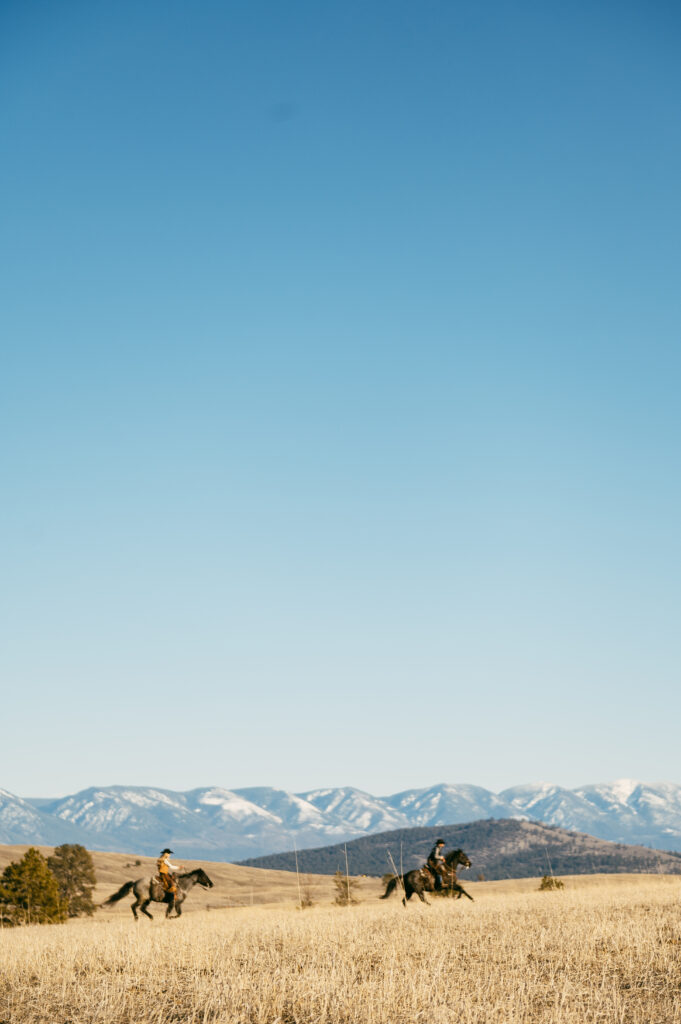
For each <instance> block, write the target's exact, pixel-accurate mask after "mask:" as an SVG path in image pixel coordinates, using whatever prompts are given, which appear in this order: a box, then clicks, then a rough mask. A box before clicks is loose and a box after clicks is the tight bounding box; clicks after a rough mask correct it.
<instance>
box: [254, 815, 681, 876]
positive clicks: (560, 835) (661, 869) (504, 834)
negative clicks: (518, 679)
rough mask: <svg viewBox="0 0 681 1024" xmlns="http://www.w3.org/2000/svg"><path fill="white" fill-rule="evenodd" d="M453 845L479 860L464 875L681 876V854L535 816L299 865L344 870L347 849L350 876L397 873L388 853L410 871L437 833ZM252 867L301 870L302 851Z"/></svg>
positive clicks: (364, 841) (339, 848) (384, 836)
mask: <svg viewBox="0 0 681 1024" xmlns="http://www.w3.org/2000/svg"><path fill="white" fill-rule="evenodd" d="M440 836H441V837H442V838H443V839H444V840H445V843H446V845H447V848H448V849H450V848H455V847H460V848H462V849H463V850H465V851H466V853H467V854H468V856H469V857H470V858H471V860H472V862H473V863H472V868H471V870H470V871H469V872H468V873H465V874H464V875H462V876H461V877H466V878H467V877H470V878H473V879H475V878H478V876H479V875H480V874H482V875H484V877H485V879H487V880H493V879H502V878H529V877H533V876H538V875H539V876H541V875H546V874H551V873H553V874H556V875H588V874H620V873H653V874H657V873H659V874H673V875H678V874H681V854H673V853H668V852H665V851H662V850H651V849H648V848H646V847H643V846H629V845H624V844H621V843H612V842H609V841H607V840H603V839H596V838H595V837H594V836H590V835H585V834H583V833H579V832H568V831H566V830H565V829H561V828H558V827H556V826H550V825H542V824H538V823H536V822H529V821H515V820H510V819H506V820H501V821H495V820H490V819H487V820H485V821H474V822H471V823H469V824H466V825H438V826H436V827H432V826H431V827H429V828H409V829H397V830H394V831H390V832H382V833H379V834H378V835H370V836H364V837H362V838H361V839H354V840H352V841H351V842H349V843H347V844H346V843H336V844H334V845H332V846H325V847H322V848H321V849H311V850H298V852H297V860H298V869H299V870H300V871H305V872H314V873H315V874H332V873H333V872H335V871H336V870H338V869H339V868H340V870H341V871H345V854H346V850H347V857H348V865H349V870H350V873H351V874H355V875H363V874H367V875H382V874H385V873H387V872H389V871H391V861H390V858H389V854H390V855H392V858H393V860H394V862H395V864H396V865H397V866H398V867H399V865H400V864H402V867H403V870H404V871H409V870H411V869H412V868H414V867H418V866H419V865H420V864H423V863H424V861H425V860H426V857H427V855H428V852H429V850H430V849H431V847H432V846H433V844H434V843H435V840H436V839H437V838H438V837H440ZM242 863H243V864H244V865H248V866H250V867H262V868H269V869H276V870H284V871H295V870H296V854H294V853H293V852H291V853H280V854H271V855H269V856H265V857H255V858H251V859H249V860H244V861H242Z"/></svg>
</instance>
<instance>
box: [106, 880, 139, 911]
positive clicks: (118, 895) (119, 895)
mask: <svg viewBox="0 0 681 1024" xmlns="http://www.w3.org/2000/svg"><path fill="white" fill-rule="evenodd" d="M134 884H135V883H134V882H126V883H125V885H122V886H121V887H120V889H119V890H118V892H115V893H114V894H113V896H109V898H108V900H104V902H103V903H102V906H103V907H112V906H113V905H114V903H118V901H119V900H122V899H123V897H124V896H127V895H128V893H129V892H130V890H131V889H132V887H133V885H134Z"/></svg>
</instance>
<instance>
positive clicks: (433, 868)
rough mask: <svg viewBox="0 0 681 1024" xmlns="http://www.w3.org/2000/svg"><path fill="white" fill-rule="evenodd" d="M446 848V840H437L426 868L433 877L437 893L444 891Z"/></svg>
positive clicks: (429, 855)
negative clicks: (443, 877) (444, 853)
mask: <svg viewBox="0 0 681 1024" xmlns="http://www.w3.org/2000/svg"><path fill="white" fill-rule="evenodd" d="M444 848H445V841H444V839H436V840H435V846H434V847H433V849H432V850H431V851H430V853H429V854H428V860H427V861H426V867H427V868H428V870H429V871H430V873H431V875H432V876H433V882H434V885H435V891H436V892H441V891H442V888H443V886H442V876H443V874H444V873H445V871H446V865H445V858H444V856H443V853H442V851H443V850H444Z"/></svg>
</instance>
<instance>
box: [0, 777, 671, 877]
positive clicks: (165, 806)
mask: <svg viewBox="0 0 681 1024" xmlns="http://www.w3.org/2000/svg"><path fill="white" fill-rule="evenodd" d="M491 818H494V819H496V820H499V819H516V820H517V821H527V822H528V823H537V822H539V823H541V822H543V823H545V824H549V825H554V826H559V827H561V828H564V829H568V830H572V831H577V832H585V833H589V834H591V835H593V836H597V837H599V838H601V839H609V840H616V841H617V842H622V843H638V844H644V845H647V846H657V847H660V848H662V849H667V850H675V849H681V785H678V784H676V783H670V782H667V783H655V784H647V783H641V782H638V781H636V780H634V779H617V780H615V782H612V783H603V784H598V785H591V786H582V787H580V788H579V789H565V788H563V787H561V786H558V785H556V784H555V783H551V782H539V783H525V784H523V785H519V786H513V787H511V788H509V789H505V790H503V791H502V792H500V793H493V792H491V791H490V790H488V789H485V788H484V787H482V786H476V785H474V784H471V783H458V784H457V783H449V782H439V783H437V784H436V785H434V786H429V787H418V788H415V789H407V790H402V791H401V792H399V793H394V794H392V795H390V796H374V795H372V794H371V793H368V792H366V791H364V790H361V789H357V788H356V787H354V786H339V787H320V788H317V789H311V790H308V791H307V792H302V793H290V792H288V791H287V790H284V789H278V788H276V787H271V786H255V787H249V788H239V789H234V790H232V789H227V788H224V787H221V786H206V787H203V788H200V789H193V790H189V791H186V792H176V791H174V790H168V789H161V788H159V787H155V786H97V787H94V786H93V787H90V788H89V789H85V790H82V791H81V792H79V793H74V794H72V795H70V796H66V797H64V798H62V799H56V800H44V799H43V800H40V799H36V800H26V799H21V798H20V797H16V796H14V795H13V794H12V793H9V792H8V791H6V790H0V842H5V843H24V842H36V843H38V842H40V843H45V844H48V845H49V844H50V843H55V844H56V843H59V842H71V841H73V842H82V843H83V845H87V846H90V848H92V849H104V850H120V851H126V852H130V853H146V854H156V853H157V852H158V850H160V849H162V848H163V847H164V846H170V847H171V848H172V849H174V850H177V851H178V852H179V853H180V854H181V856H183V857H185V858H189V857H201V858H205V859H208V860H211V859H213V860H234V859H245V858H248V857H257V856H260V855H263V854H268V853H276V852H277V851H280V850H291V849H292V848H293V846H294V845H296V846H297V848H298V849H302V848H303V847H321V846H324V845H325V844H328V843H338V842H344V841H349V840H352V839H356V838H357V837H361V836H366V835H373V834H376V833H379V832H386V831H390V830H395V829H405V828H414V827H419V828H423V827H425V828H428V827H431V826H432V827H438V826H440V825H442V826H447V825H457V824H463V823H466V822H472V821H480V820H489V819H491ZM75 837H77V838H75Z"/></svg>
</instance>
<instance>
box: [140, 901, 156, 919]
mask: <svg viewBox="0 0 681 1024" xmlns="http://www.w3.org/2000/svg"><path fill="white" fill-rule="evenodd" d="M150 903H151V900H144V902H143V903H141V904H140V910H141V911H142V913H143V914H145V915H146V916H147V917H148V918H149V920H150V921H153V920H154V917H153V915H152V914H150V913H149V911H148V910H147V907H148V906H149V904H150Z"/></svg>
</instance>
